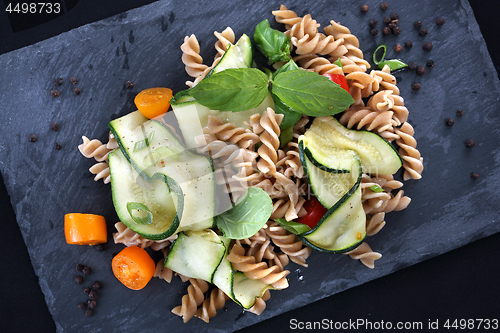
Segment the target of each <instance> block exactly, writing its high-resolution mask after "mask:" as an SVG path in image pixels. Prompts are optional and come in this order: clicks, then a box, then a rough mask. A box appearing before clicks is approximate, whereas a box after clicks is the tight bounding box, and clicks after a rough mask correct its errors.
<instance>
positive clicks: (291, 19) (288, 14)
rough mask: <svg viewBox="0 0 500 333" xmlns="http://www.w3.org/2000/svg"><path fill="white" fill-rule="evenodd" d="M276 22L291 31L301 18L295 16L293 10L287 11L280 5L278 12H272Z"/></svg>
mask: <svg viewBox="0 0 500 333" xmlns="http://www.w3.org/2000/svg"><path fill="white" fill-rule="evenodd" d="M272 14H273V15H274V17H275V19H276V22H278V23H283V24H284V25H285V28H286V29H287V30H289V29H291V28H292V27H293V26H294V25H295V24H297V23H299V22H300V21H301V18H300V17H298V16H297V14H295V12H294V11H293V10H289V9H287V8H286V7H285V5H281V6H280V9H279V10H273V11H272Z"/></svg>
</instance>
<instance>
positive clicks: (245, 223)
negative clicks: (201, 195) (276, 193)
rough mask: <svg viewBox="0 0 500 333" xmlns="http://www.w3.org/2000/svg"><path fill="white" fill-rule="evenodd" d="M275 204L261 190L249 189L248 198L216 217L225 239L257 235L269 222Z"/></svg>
mask: <svg viewBox="0 0 500 333" xmlns="http://www.w3.org/2000/svg"><path fill="white" fill-rule="evenodd" d="M272 212H273V202H272V200H271V198H270V197H269V195H268V194H267V193H266V192H265V191H264V190H263V189H261V188H258V187H250V188H248V191H247V194H246V196H245V197H244V198H243V199H242V200H240V201H238V202H237V203H236V205H235V206H233V208H231V209H230V210H228V211H227V212H224V213H222V214H219V215H217V216H216V217H215V223H216V225H217V228H219V229H220V230H221V231H222V233H223V235H224V237H227V238H231V239H244V238H248V237H251V236H253V235H255V234H256V233H257V232H258V231H259V230H260V229H261V228H262V226H263V225H264V224H266V222H267V221H268V220H269V217H270V216H271V214H272Z"/></svg>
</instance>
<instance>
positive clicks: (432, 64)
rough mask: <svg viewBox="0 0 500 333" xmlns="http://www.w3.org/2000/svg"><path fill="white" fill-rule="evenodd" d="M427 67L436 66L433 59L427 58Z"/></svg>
mask: <svg viewBox="0 0 500 333" xmlns="http://www.w3.org/2000/svg"><path fill="white" fill-rule="evenodd" d="M427 67H429V68H433V67H434V61H433V60H427Z"/></svg>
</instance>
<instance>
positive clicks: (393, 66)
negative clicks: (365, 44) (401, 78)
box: [373, 44, 408, 71]
mask: <svg viewBox="0 0 500 333" xmlns="http://www.w3.org/2000/svg"><path fill="white" fill-rule="evenodd" d="M380 49H382V50H383V53H382V58H380V60H377V53H378V51H379V50H380ZM386 51H387V46H385V44H382V45H380V46H379V47H377V48H376V49H375V52H373V62H374V63H375V65H377V66H378V68H380V69H382V68H384V66H385V65H387V66H389V69H390V70H391V71H396V70H398V69H403V68H405V67H407V66H408V65H407V64H405V63H404V62H403V61H401V60H399V59H390V60H384V58H385V53H386Z"/></svg>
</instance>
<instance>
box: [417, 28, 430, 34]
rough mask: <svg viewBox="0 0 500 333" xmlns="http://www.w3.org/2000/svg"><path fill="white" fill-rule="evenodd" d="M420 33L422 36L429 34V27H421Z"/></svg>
mask: <svg viewBox="0 0 500 333" xmlns="http://www.w3.org/2000/svg"><path fill="white" fill-rule="evenodd" d="M418 34H419V35H420V36H425V35H427V34H428V32H427V29H425V28H420V30H419V32H418Z"/></svg>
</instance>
